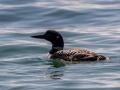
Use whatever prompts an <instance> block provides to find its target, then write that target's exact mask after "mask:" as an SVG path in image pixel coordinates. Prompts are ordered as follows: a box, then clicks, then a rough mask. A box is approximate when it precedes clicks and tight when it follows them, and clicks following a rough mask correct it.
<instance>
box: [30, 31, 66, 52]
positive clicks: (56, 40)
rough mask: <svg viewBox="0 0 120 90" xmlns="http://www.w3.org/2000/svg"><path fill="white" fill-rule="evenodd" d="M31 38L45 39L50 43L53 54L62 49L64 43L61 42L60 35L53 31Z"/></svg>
mask: <svg viewBox="0 0 120 90" xmlns="http://www.w3.org/2000/svg"><path fill="white" fill-rule="evenodd" d="M31 37H33V38H40V39H45V40H47V41H50V42H51V43H52V50H51V53H54V52H56V51H58V50H62V49H63V47H64V41H63V38H62V36H61V35H60V33H58V32H57V31H55V30H48V31H46V33H45V34H43V35H36V36H31ZM53 51H54V52H53Z"/></svg>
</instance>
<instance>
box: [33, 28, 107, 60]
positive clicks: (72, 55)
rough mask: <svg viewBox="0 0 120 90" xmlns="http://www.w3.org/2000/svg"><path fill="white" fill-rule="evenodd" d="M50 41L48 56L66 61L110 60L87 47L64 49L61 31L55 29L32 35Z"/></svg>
mask: <svg viewBox="0 0 120 90" xmlns="http://www.w3.org/2000/svg"><path fill="white" fill-rule="evenodd" d="M31 37H33V38H38V39H39V38H40V39H45V40H47V41H50V42H51V43H52V49H51V50H50V51H49V53H48V55H47V58H52V59H61V60H65V61H100V60H109V58H108V57H105V56H102V55H99V54H97V53H95V52H92V51H89V50H86V49H77V48H75V49H69V50H63V47H64V40H63V38H62V36H61V34H60V33H58V32H57V31H55V30H47V31H46V32H45V34H43V35H35V36H31Z"/></svg>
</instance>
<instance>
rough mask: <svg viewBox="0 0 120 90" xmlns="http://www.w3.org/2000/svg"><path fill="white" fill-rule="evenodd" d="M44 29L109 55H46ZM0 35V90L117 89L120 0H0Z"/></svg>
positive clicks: (71, 43) (68, 44)
mask: <svg viewBox="0 0 120 90" xmlns="http://www.w3.org/2000/svg"><path fill="white" fill-rule="evenodd" d="M48 29H52V30H56V31H58V32H60V33H61V34H62V36H63V38H64V41H65V49H70V48H86V49H88V50H91V51H94V52H97V53H99V54H102V55H105V56H107V57H109V58H110V60H109V61H100V62H99V61H98V62H80V63H78V64H71V63H69V62H66V63H63V62H59V61H56V60H49V59H47V58H46V54H47V53H48V51H49V50H50V48H51V43H50V42H47V41H45V40H39V39H34V38H31V37H30V36H32V35H37V34H43V33H44V32H45V31H46V30H48ZM0 38H1V39H0V90H101V89H102V90H120V0H106V1H105V0H73V1H72V0H0Z"/></svg>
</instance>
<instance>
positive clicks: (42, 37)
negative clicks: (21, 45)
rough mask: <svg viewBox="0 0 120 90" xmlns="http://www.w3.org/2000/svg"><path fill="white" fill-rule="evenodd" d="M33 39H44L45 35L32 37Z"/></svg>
mask: <svg viewBox="0 0 120 90" xmlns="http://www.w3.org/2000/svg"><path fill="white" fill-rule="evenodd" d="M31 37H33V38H41V39H44V35H35V36H31Z"/></svg>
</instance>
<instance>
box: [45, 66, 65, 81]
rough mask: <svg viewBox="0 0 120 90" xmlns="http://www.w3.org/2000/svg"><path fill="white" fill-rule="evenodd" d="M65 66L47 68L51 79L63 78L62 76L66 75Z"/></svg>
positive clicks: (47, 74)
mask: <svg viewBox="0 0 120 90" xmlns="http://www.w3.org/2000/svg"><path fill="white" fill-rule="evenodd" d="M64 69H65V68H64V67H59V68H55V67H50V68H48V70H47V73H46V76H47V77H49V78H51V79H61V77H62V76H64Z"/></svg>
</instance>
